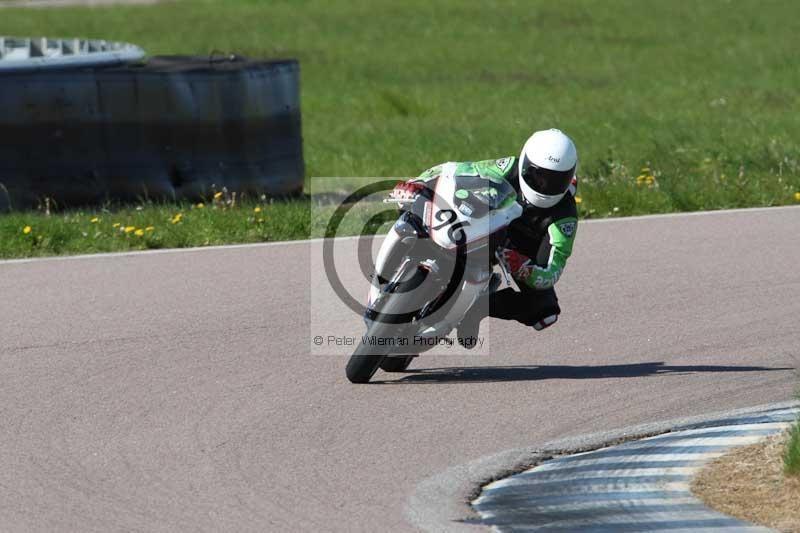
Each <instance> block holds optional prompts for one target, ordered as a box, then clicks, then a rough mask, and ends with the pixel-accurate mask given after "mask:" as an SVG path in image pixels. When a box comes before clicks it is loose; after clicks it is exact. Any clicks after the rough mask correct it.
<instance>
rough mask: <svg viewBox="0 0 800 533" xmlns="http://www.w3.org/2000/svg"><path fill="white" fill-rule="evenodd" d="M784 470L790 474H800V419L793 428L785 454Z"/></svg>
mask: <svg viewBox="0 0 800 533" xmlns="http://www.w3.org/2000/svg"><path fill="white" fill-rule="evenodd" d="M783 463H784V467H785V468H784V471H785V472H786V475H789V476H800V421H798V422H797V423H796V424H795V425H794V427H793V428H792V430H791V433H790V436H789V442H788V443H787V444H786V452H785V453H784V456H783Z"/></svg>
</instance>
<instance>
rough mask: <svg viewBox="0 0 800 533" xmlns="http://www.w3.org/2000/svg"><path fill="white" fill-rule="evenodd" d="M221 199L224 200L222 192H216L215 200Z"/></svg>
mask: <svg viewBox="0 0 800 533" xmlns="http://www.w3.org/2000/svg"><path fill="white" fill-rule="evenodd" d="M220 198H222V193H221V192H215V193H214V200H219V199H220Z"/></svg>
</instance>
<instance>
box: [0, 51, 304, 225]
mask: <svg viewBox="0 0 800 533" xmlns="http://www.w3.org/2000/svg"><path fill="white" fill-rule="evenodd" d="M303 178H304V163H303V154H302V136H301V122H300V98H299V65H298V62H297V61H296V60H281V61H256V60H249V59H245V58H242V57H237V56H226V57H224V58H219V57H218V58H214V57H212V58H199V57H185V56H163V57H154V58H152V59H150V60H149V61H146V62H143V63H131V64H126V65H122V66H110V67H91V68H87V67H84V68H61V69H47V70H37V71H27V72H26V71H11V72H2V73H0V210H2V209H6V210H7V209H10V208H11V209H19V208H29V207H33V206H36V205H38V204H40V203H41V202H42V200H43V199H45V198H49V199H50V200H51V201H52V202H53V203H55V205H57V206H66V205H87V204H97V203H102V202H105V201H109V200H110V201H136V200H141V199H189V200H195V199H198V198H203V197H206V196H207V195H209V194H211V193H213V191H215V190H221V189H222V188H227V190H228V191H237V192H238V193H240V194H242V193H244V194H257V195H260V194H268V195H272V196H277V195H287V194H292V193H295V192H298V191H300V190H301V189H302V187H303Z"/></svg>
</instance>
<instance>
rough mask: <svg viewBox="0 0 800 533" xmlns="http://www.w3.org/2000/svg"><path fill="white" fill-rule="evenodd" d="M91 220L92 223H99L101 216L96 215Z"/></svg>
mask: <svg viewBox="0 0 800 533" xmlns="http://www.w3.org/2000/svg"><path fill="white" fill-rule="evenodd" d="M89 222H91V223H92V224H97V223H98V222H100V219H99V218H97V217H94V218H93V219H92V220H90V221H89Z"/></svg>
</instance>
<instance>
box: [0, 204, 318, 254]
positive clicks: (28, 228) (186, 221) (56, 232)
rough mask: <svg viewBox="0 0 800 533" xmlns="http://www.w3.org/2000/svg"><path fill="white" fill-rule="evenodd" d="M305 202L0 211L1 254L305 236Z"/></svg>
mask: <svg viewBox="0 0 800 533" xmlns="http://www.w3.org/2000/svg"><path fill="white" fill-rule="evenodd" d="M308 211H309V210H308V202H307V201H304V200H294V201H281V202H269V201H254V200H249V201H244V202H235V201H233V199H232V197H226V196H219V197H217V198H212V199H211V200H209V201H208V202H202V203H196V204H190V203H178V204H157V203H143V204H141V205H138V206H131V207H119V208H114V209H111V208H107V209H98V210H91V211H87V210H69V211H65V212H60V213H47V211H46V210H45V211H36V212H27V213H12V214H7V215H3V216H0V239H1V240H0V257H3V258H21V257H39V256H49V255H61V254H86V253H102V252H121V251H130V250H152V249H159V248H186V247H193V246H213V245H220V244H230V243H234V242H235V243H249V242H266V241H272V240H286V239H295V238H297V239H304V238H307V237H308V235H309V231H310V229H309V213H308Z"/></svg>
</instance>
